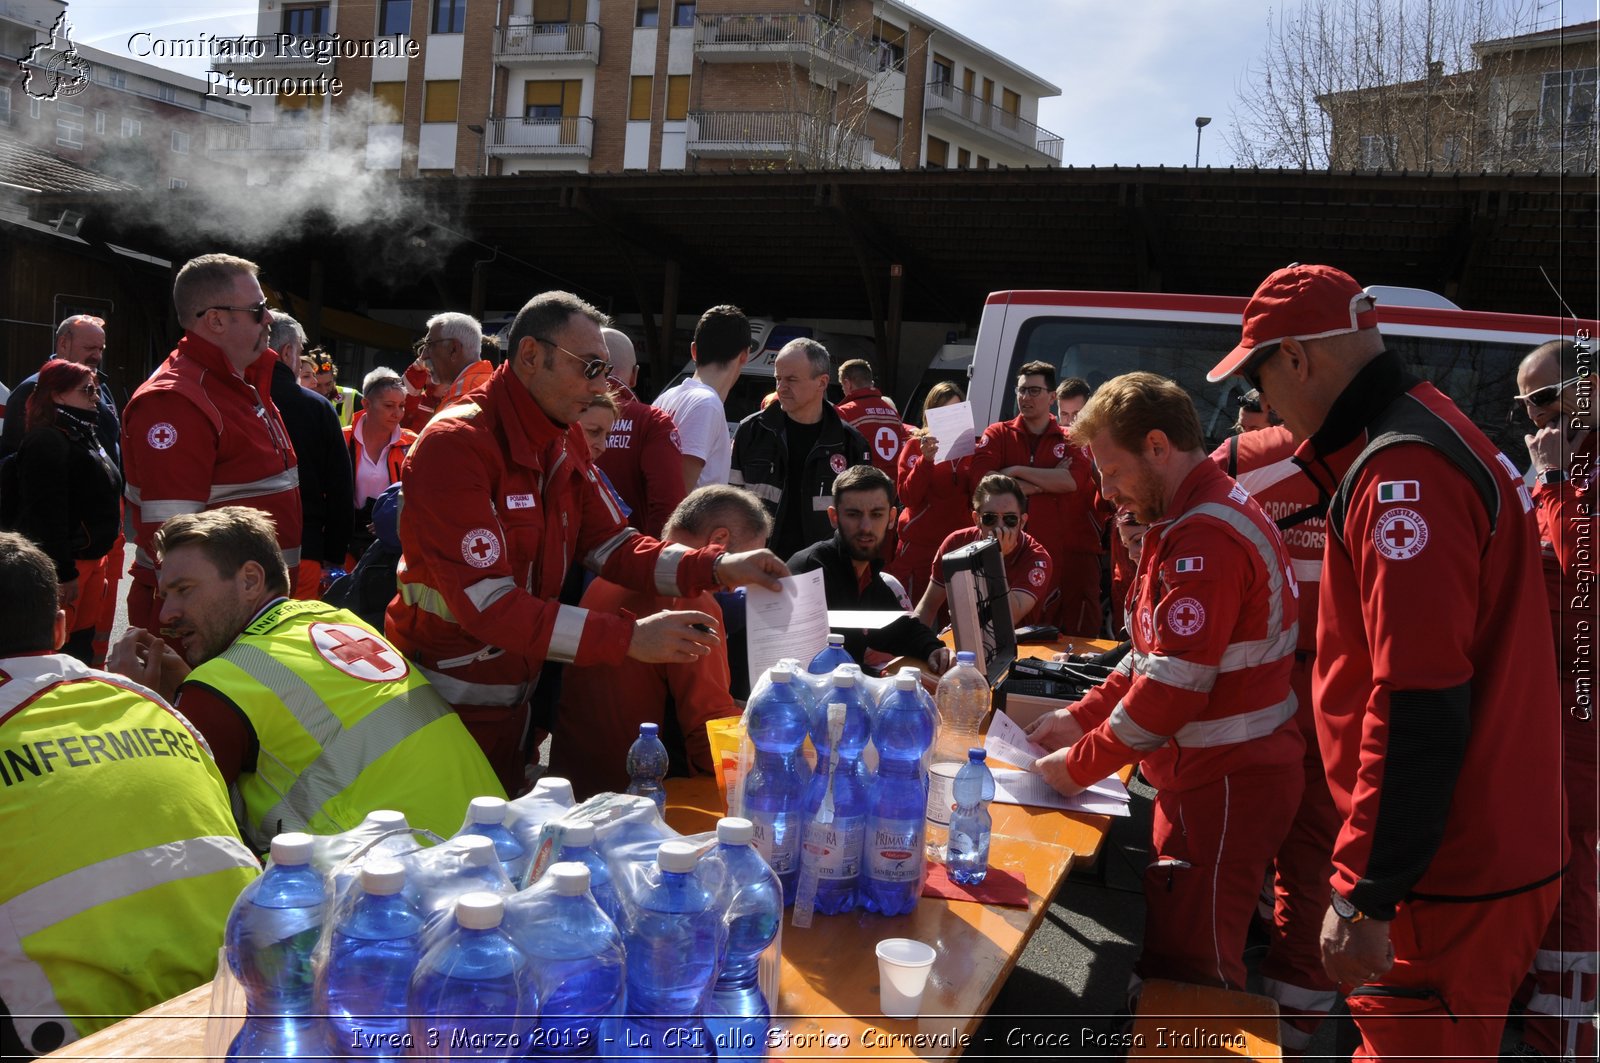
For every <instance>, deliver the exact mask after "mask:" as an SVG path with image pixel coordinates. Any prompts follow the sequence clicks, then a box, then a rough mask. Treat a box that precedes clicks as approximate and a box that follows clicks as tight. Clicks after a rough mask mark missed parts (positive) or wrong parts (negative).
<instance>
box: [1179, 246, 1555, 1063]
mask: <svg viewBox="0 0 1600 1063" xmlns="http://www.w3.org/2000/svg"><path fill="white" fill-rule="evenodd" d="M1234 374H1238V375H1240V376H1242V377H1244V378H1245V380H1246V381H1248V382H1249V383H1250V385H1251V386H1253V387H1255V388H1256V389H1257V390H1259V391H1260V392H1261V395H1262V398H1264V399H1265V400H1266V401H1268V402H1270V403H1271V404H1272V407H1273V409H1274V410H1276V411H1277V412H1278V414H1279V416H1281V417H1282V418H1283V421H1284V424H1285V425H1286V426H1288V428H1289V430H1290V431H1291V432H1292V433H1293V434H1294V436H1295V438H1296V439H1298V440H1302V441H1303V442H1302V444H1301V446H1300V449H1299V450H1298V452H1297V453H1296V460H1297V461H1298V462H1299V463H1300V465H1301V466H1302V467H1303V468H1304V469H1305V470H1306V471H1307V473H1308V474H1309V475H1310V476H1311V478H1312V479H1313V480H1314V481H1315V482H1316V483H1317V485H1318V487H1320V488H1321V489H1322V491H1323V492H1325V493H1326V494H1327V495H1328V496H1329V497H1330V498H1331V502H1330V503H1329V508H1328V515H1327V532H1328V539H1327V551H1326V553H1325V555H1324V558H1323V580H1322V587H1321V595H1320V601H1319V603H1318V611H1317V623H1318V631H1317V657H1316V664H1315V665H1314V667H1313V670H1312V677H1311V682H1312V697H1313V700H1314V702H1315V711H1316V723H1317V738H1318V740H1319V744H1320V745H1321V747H1322V756H1323V765H1324V768H1325V771H1326V774H1327V779H1328V790H1329V792H1330V793H1331V794H1332V796H1333V802H1334V807H1335V809H1336V810H1337V812H1338V815H1339V821H1340V822H1339V834H1338V837H1337V839H1336V841H1335V843H1334V850H1333V876H1332V894H1331V896H1330V903H1329V907H1328V911H1327V913H1326V915H1325V916H1324V918H1323V926H1322V956H1323V965H1324V967H1325V968H1326V969H1327V972H1328V974H1329V976H1330V977H1332V978H1333V979H1334V980H1335V981H1336V982H1337V983H1339V985H1340V987H1341V989H1343V990H1344V991H1345V992H1346V995H1347V999H1348V1001H1349V1007H1350V1013H1351V1015H1352V1017H1353V1018H1354V1020H1355V1023H1356V1027H1357V1028H1358V1029H1359V1031H1360V1033H1361V1038H1362V1046H1361V1049H1360V1050H1359V1051H1358V1052H1357V1054H1356V1056H1355V1058H1357V1059H1372V1058H1380V1059H1386V1060H1389V1059H1397V1058H1404V1057H1411V1056H1429V1057H1434V1058H1446V1059H1465V1058H1470V1057H1490V1058H1492V1057H1494V1056H1495V1055H1497V1054H1498V1051H1499V1045H1500V1035H1501V1032H1502V1030H1503V1028H1504V1026H1505V1014H1506V1011H1507V1008H1508V1006H1509V1004H1510V1001H1511V995H1512V993H1513V992H1514V991H1515V989H1516V988H1517V984H1518V982H1519V981H1520V980H1521V978H1522V976H1523V975H1524V974H1525V973H1526V972H1527V971H1528V968H1529V966H1530V965H1531V963H1532V962H1533V958H1534V953H1535V952H1536V951H1537V950H1538V947H1539V939H1540V936H1541V935H1542V934H1543V933H1544V929H1545V926H1546V925H1547V923H1548V922H1549V919H1550V913H1551V911H1552V910H1553V909H1554V907H1555V902H1556V895H1557V889H1558V880H1559V878H1560V877H1561V869H1562V867H1563V866H1564V865H1565V864H1566V860H1567V840H1566V827H1565V822H1564V820H1565V816H1564V809H1563V799H1562V793H1561V781H1560V763H1561V746H1560V739H1561V736H1560V730H1559V728H1560V725H1559V724H1558V723H1557V722H1556V714H1555V712H1554V711H1553V706H1554V705H1555V704H1556V701H1557V697H1558V695H1557V691H1556V681H1555V659H1554V654H1553V653H1552V652H1551V645H1550V643H1551V639H1550V636H1549V621H1548V619H1547V618H1546V614H1547V608H1548V607H1547V605H1546V603H1545V602H1544V600H1543V596H1542V593H1541V586H1542V581H1541V580H1540V579H1539V567H1538V565H1539V561H1538V558H1539V547H1538V534H1539V533H1538V526H1537V524H1536V523H1535V520H1534V516H1533V501H1532V499H1531V498H1530V497H1529V495H1528V491H1527V488H1526V487H1524V486H1523V485H1522V481H1521V478H1520V476H1519V475H1518V474H1517V471H1516V468H1515V466H1513V465H1512V464H1511V462H1510V461H1509V460H1508V459H1507V458H1506V457H1505V456H1504V455H1502V454H1500V453H1499V452H1498V451H1497V450H1495V448H1494V445H1493V444H1492V443H1490V442H1489V440H1488V439H1487V438H1485V436H1484V435H1483V433H1482V432H1480V431H1479V430H1478V429H1477V428H1476V427H1475V426H1474V425H1473V424H1472V422H1471V421H1470V420H1469V419H1468V418H1467V417H1466V416H1464V415H1463V414H1462V413H1461V411H1460V410H1459V409H1457V408H1456V406H1455V404H1454V403H1452V402H1451V401H1450V400H1449V399H1448V398H1446V397H1445V396H1444V395H1442V394H1440V393H1439V391H1438V389H1436V388H1435V387H1434V386H1433V385H1432V384H1429V383H1426V382H1423V381H1420V380H1417V379H1416V378H1414V377H1412V376H1411V375H1410V374H1408V373H1407V372H1406V369H1405V367H1404V365H1403V364H1402V363H1401V360H1400V359H1399V357H1398V356H1396V355H1394V354H1391V353H1389V352H1388V351H1386V350H1385V349H1384V343H1383V337H1382V335H1381V334H1380V333H1379V331H1378V328H1377V313H1376V310H1375V309H1374V307H1373V300H1372V297H1371V296H1369V295H1368V294H1367V293H1366V292H1365V291H1363V290H1362V289H1361V286H1360V285H1358V284H1357V283H1356V282H1355V280H1354V279H1352V278H1351V277H1350V276H1349V275H1348V274H1346V273H1343V272H1341V271H1340V270H1337V269H1334V268H1332V267H1330V266H1303V265H1299V264H1295V265H1292V266H1289V267H1286V268H1284V269H1281V270H1278V271H1277V272H1275V273H1273V274H1272V275H1270V276H1269V277H1267V279H1266V280H1265V281H1263V282H1262V283H1261V286H1260V287H1259V288H1257V289H1256V292H1255V294H1254V295H1253V296H1252V297H1251V299H1250V302H1249V303H1248V304H1247V305H1246V307H1245V312H1244V328H1243V338H1242V339H1241V340H1240V342H1239V345H1238V346H1237V347H1235V348H1234V349H1233V350H1232V351H1231V352H1229V354H1228V356H1227V357H1226V358H1224V359H1223V360H1222V361H1221V362H1219V363H1218V364H1217V365H1216V366H1215V367H1214V368H1213V369H1212V370H1211V372H1210V374H1209V379H1210V380H1212V381H1220V380H1223V379H1225V378H1227V377H1229V376H1232V375H1234Z"/></svg>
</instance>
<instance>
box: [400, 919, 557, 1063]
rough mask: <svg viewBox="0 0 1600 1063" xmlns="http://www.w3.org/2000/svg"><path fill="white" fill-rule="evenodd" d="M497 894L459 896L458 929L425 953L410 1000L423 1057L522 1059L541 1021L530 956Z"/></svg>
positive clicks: (414, 1033) (416, 1041)
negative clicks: (507, 927) (506, 923)
mask: <svg viewBox="0 0 1600 1063" xmlns="http://www.w3.org/2000/svg"><path fill="white" fill-rule="evenodd" d="M504 918H505V901H504V899H503V898H501V897H500V896H499V895H498V894H494V893H483V892H475V893H464V894H462V895H461V896H460V897H459V898H458V899H457V900H456V907H455V913H454V923H455V926H454V928H453V929H452V930H451V931H450V932H449V933H447V934H445V935H444V936H442V937H441V938H440V939H439V940H438V941H436V942H435V943H434V944H433V945H431V946H430V947H429V948H428V950H427V951H426V952H425V953H423V955H422V959H421V960H420V961H419V962H418V963H417V969H416V971H415V973H414V974H412V976H411V989H410V992H409V994H408V996H407V1000H406V1007H407V1010H408V1011H409V1012H410V1016H411V1041H412V1044H413V1045H414V1046H415V1047H414V1048H413V1049H412V1051H413V1052H415V1053H416V1054H417V1057H418V1058H421V1059H496V1060H512V1059H521V1058H522V1057H523V1056H524V1055H526V1054H527V1051H528V1049H529V1048H530V1047H531V1046H532V1045H533V1040H534V1039H533V1031H534V1030H535V1029H536V1028H537V1027H538V1025H539V996H538V992H537V990H536V989H535V988H534V984H533V978H532V976H531V975H530V974H529V972H528V958H527V956H525V955H524V954H523V952H522V950H521V949H519V948H517V946H516V944H515V943H514V942H512V940H511V937H510V935H508V934H507V933H506V932H505V931H504V930H503V929H501V927H500V923H501V921H502V920H503V919H504Z"/></svg>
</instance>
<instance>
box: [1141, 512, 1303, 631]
mask: <svg viewBox="0 0 1600 1063" xmlns="http://www.w3.org/2000/svg"><path fill="white" fill-rule="evenodd" d="M1201 516H1204V517H1214V518H1216V519H1217V520H1220V521H1221V522H1222V523H1224V524H1226V525H1227V526H1228V527H1230V528H1232V529H1233V530H1234V531H1236V532H1238V533H1239V535H1240V536H1241V537H1243V538H1244V540H1245V541H1246V542H1248V543H1249V544H1250V545H1251V546H1253V547H1255V551H1256V554H1257V555H1259V556H1260V558H1261V566H1262V567H1263V568H1264V569H1266V572H1267V632H1268V637H1269V638H1270V637H1272V636H1274V635H1277V634H1279V633H1280V632H1282V631H1283V575H1284V573H1283V566H1282V565H1280V564H1279V563H1278V554H1277V551H1276V550H1274V549H1273V548H1272V543H1270V542H1268V541H1267V537H1266V535H1265V534H1264V533H1263V532H1262V531H1261V529H1260V528H1258V527H1256V526H1255V522H1253V521H1252V520H1251V519H1250V518H1249V517H1247V516H1245V515H1244V514H1243V513H1241V512H1239V511H1238V510H1237V509H1234V508H1233V507H1231V506H1225V505H1223V504H1222V503H1220V502H1202V503H1201V504H1200V505H1198V506H1195V507H1194V508H1193V509H1191V510H1187V511H1186V512H1184V513H1183V514H1182V515H1181V516H1179V517H1178V518H1177V519H1176V520H1174V521H1173V522H1172V523H1171V524H1169V525H1167V528H1166V530H1165V531H1164V532H1162V533H1161V538H1162V539H1163V540H1165V539H1166V538H1167V537H1168V536H1170V535H1171V534H1172V529H1173V528H1176V527H1177V526H1178V525H1180V524H1182V523H1183V522H1184V521H1186V520H1188V519H1189V518H1190V517H1201Z"/></svg>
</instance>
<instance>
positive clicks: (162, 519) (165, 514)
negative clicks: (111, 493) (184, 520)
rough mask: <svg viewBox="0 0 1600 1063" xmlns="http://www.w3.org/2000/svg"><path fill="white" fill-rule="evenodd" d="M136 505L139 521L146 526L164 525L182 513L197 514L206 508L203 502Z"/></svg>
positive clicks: (141, 503)
mask: <svg viewBox="0 0 1600 1063" xmlns="http://www.w3.org/2000/svg"><path fill="white" fill-rule="evenodd" d="M136 505H138V507H139V519H140V520H142V521H144V522H145V523H146V524H165V523H166V522H167V521H169V520H171V519H172V518H173V517H177V516H181V515H182V514H184V513H199V512H200V511H202V510H203V509H205V508H206V504H205V503H204V502H188V501H179V500H174V501H170V502H169V501H166V500H163V501H160V502H139V503H136Z"/></svg>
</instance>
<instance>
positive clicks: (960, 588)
mask: <svg viewBox="0 0 1600 1063" xmlns="http://www.w3.org/2000/svg"><path fill="white" fill-rule="evenodd" d="M939 566H940V569H941V571H943V572H944V585H945V592H946V598H947V599H948V601H949V604H950V627H951V630H952V631H953V632H954V633H955V641H956V649H957V650H958V651H960V650H971V651H972V652H973V653H974V654H976V655H977V662H976V663H977V666H978V671H980V672H982V673H983V674H984V675H985V676H987V677H988V679H989V686H990V687H993V688H996V689H998V688H999V686H1000V684H1001V683H1003V682H1005V679H1006V676H1007V675H1009V674H1010V672H1011V665H1012V663H1013V662H1014V661H1015V660H1016V659H1017V633H1016V631H1015V629H1013V628H1012V626H1011V599H1010V592H1011V588H1010V587H1009V586H1007V584H1006V565H1005V558H1004V557H1003V556H1002V555H1001V553H1000V543H999V542H998V541H997V540H994V539H979V540H978V541H977V542H975V543H968V544H967V545H966V546H963V547H960V548H958V549H955V550H952V551H950V552H949V553H948V554H945V555H944V556H943V557H941V558H940V559H939Z"/></svg>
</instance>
